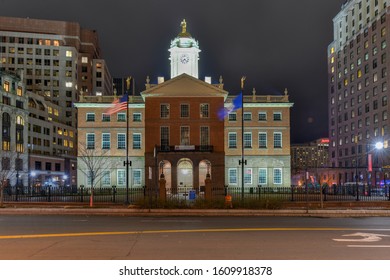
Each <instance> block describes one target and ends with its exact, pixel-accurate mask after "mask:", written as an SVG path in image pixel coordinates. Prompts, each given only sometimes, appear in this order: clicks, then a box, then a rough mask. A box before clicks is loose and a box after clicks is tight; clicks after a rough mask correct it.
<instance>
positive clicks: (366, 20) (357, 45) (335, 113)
mask: <svg viewBox="0 0 390 280" xmlns="http://www.w3.org/2000/svg"><path fill="white" fill-rule="evenodd" d="M388 5H389V1H387V0H370V1H363V0H350V1H346V2H345V3H344V4H343V5H342V8H341V11H340V12H339V13H338V14H337V15H336V17H335V18H334V19H333V25H334V41H333V42H332V43H331V44H330V45H329V47H328V73H329V74H328V75H329V94H328V96H329V140H330V143H329V144H330V145H329V160H330V164H331V167H332V168H335V169H337V170H338V178H337V182H338V183H345V182H351V181H352V182H354V181H355V180H356V179H357V178H359V180H362V181H367V182H368V183H370V182H371V183H373V182H374V181H376V180H377V179H379V177H378V176H380V175H379V173H378V172H377V171H379V170H380V167H382V166H384V165H386V162H385V161H386V155H385V153H384V152H385V151H382V152H380V153H379V151H378V150H376V149H375V143H376V142H378V141H381V142H383V141H387V140H389V136H390V134H389V119H388V113H389V109H390V108H389V102H388V98H389V96H388V93H389V90H388V83H389V81H388V75H387V68H389V60H388V59H387V56H389V54H388V47H387V44H388V41H389V32H388V31H389V22H390V16H389V12H390V11H389V7H388ZM368 158H372V159H373V168H372V169H371V166H370V164H369V160H368Z"/></svg>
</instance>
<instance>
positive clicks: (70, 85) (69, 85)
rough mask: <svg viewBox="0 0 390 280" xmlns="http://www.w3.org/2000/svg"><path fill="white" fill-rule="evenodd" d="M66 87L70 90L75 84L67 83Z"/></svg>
mask: <svg viewBox="0 0 390 280" xmlns="http://www.w3.org/2000/svg"><path fill="white" fill-rule="evenodd" d="M65 86H66V87H67V88H70V87H72V86H73V83H72V82H66V83H65Z"/></svg>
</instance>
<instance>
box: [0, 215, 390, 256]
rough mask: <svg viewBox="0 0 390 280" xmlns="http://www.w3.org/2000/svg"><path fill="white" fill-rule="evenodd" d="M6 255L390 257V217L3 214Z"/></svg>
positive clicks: (1, 239)
mask: <svg viewBox="0 0 390 280" xmlns="http://www.w3.org/2000/svg"><path fill="white" fill-rule="evenodd" d="M0 248H1V250H0V259H2V260H37V259H38V260H49V259H50V260H68V259H70V260H86V259H99V260H110V259H113V260H120V259H136V260H142V259H145V260H148V259H149V260H154V259H166V260H170V259H181V260H196V259H201V260H213V259H221V260H224V259H227V260H228V259H230V260H235V259H237V260H244V259H254V260H258V259H263V260H343V259H345V260H369V259H382V260H390V218H388V217H365V218H317V217H118V216H40V215H37V216H34V215H28V216H18V215H15V216H13V215H3V216H0Z"/></svg>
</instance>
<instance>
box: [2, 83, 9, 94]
mask: <svg viewBox="0 0 390 280" xmlns="http://www.w3.org/2000/svg"><path fill="white" fill-rule="evenodd" d="M3 88H4V90H5V91H6V92H9V82H8V81H5V82H4V84H3Z"/></svg>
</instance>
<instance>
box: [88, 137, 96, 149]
mask: <svg viewBox="0 0 390 280" xmlns="http://www.w3.org/2000/svg"><path fill="white" fill-rule="evenodd" d="M87 149H95V133H87Z"/></svg>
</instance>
